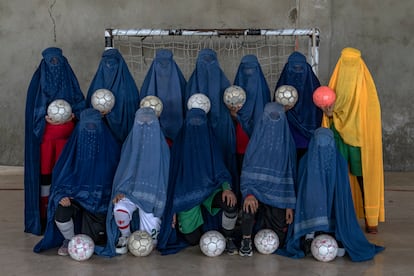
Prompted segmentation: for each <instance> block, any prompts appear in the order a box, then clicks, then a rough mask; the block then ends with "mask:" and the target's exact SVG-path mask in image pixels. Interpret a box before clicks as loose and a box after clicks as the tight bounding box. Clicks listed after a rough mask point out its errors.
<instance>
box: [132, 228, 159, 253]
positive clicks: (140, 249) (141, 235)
mask: <svg viewBox="0 0 414 276" xmlns="http://www.w3.org/2000/svg"><path fill="white" fill-rule="evenodd" d="M153 248H154V244H153V241H152V237H151V235H150V234H149V233H148V232H146V231H142V230H138V231H135V232H134V233H132V234H131V236H129V238H128V250H129V252H131V254H132V255H134V256H137V257H145V256H148V255H149V254H151V252H152V249H153Z"/></svg>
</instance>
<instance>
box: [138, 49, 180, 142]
mask: <svg viewBox="0 0 414 276" xmlns="http://www.w3.org/2000/svg"><path fill="white" fill-rule="evenodd" d="M186 84H187V81H186V80H185V78H184V75H183V73H182V72H181V70H180V68H179V67H178V65H177V64H176V63H175V61H174V59H173V54H172V52H171V50H167V49H160V50H157V52H156V54H155V58H154V60H153V62H152V64H151V67H150V69H149V70H148V73H147V75H146V77H145V79H144V82H143V84H142V88H141V93H140V99H141V100H142V99H143V98H144V97H146V96H150V95H151V96H157V97H158V98H160V99H161V101H162V103H163V109H162V113H161V115H160V124H161V128H162V130H163V131H164V134H165V136H166V137H167V138H168V139H170V140H172V141H174V138H175V136H176V135H177V133H178V130H179V129H180V127H181V125H182V124H183V121H184V114H185V108H186V105H185V99H184V96H185V95H184V94H185V86H186Z"/></svg>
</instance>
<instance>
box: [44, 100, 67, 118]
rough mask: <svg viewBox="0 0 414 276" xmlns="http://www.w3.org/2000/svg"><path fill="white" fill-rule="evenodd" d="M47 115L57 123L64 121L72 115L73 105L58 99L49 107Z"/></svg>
mask: <svg viewBox="0 0 414 276" xmlns="http://www.w3.org/2000/svg"><path fill="white" fill-rule="evenodd" d="M47 115H48V116H49V118H51V119H52V120H53V121H54V122H56V123H64V122H66V121H68V120H69V118H70V117H71V116H72V107H71V106H70V104H69V103H68V102H67V101H65V100H63V99H57V100H54V101H53V102H51V103H50V104H49V106H48V107H47Z"/></svg>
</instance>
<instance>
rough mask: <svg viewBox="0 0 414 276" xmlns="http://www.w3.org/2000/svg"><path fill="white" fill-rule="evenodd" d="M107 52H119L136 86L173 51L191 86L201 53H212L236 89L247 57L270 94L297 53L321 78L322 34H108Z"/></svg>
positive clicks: (237, 31) (211, 31)
mask: <svg viewBox="0 0 414 276" xmlns="http://www.w3.org/2000/svg"><path fill="white" fill-rule="evenodd" d="M105 47H106V48H108V47H114V48H117V49H118V50H119V51H120V52H121V54H122V56H123V57H124V59H125V61H126V62H127V64H128V67H129V69H130V71H131V73H132V74H133V76H134V78H135V81H136V82H137V85H139V86H140V85H142V82H143V80H144V78H145V75H146V74H147V71H148V69H149V67H150V66H151V63H152V60H153V58H154V56H155V52H156V51H157V50H158V49H170V50H171V51H172V52H173V55H174V60H175V62H176V63H177V64H178V66H179V67H180V69H181V70H182V72H183V74H184V76H185V77H186V79H187V80H188V78H189V77H190V75H191V73H192V72H193V70H194V68H195V64H196V59H197V56H198V53H199V51H200V50H202V49H204V48H210V49H213V50H214V51H215V52H216V53H217V57H218V60H219V63H220V66H221V68H222V69H223V71H224V73H225V74H226V76H227V78H228V79H229V80H230V82H231V83H233V81H234V76H235V74H236V72H237V68H238V66H239V64H240V61H241V59H242V57H243V56H245V55H247V54H254V55H256V56H257V58H258V60H259V62H260V65H261V67H262V70H263V73H264V74H265V77H266V80H267V82H268V84H269V88H270V89H271V90H273V89H274V87H275V85H276V82H277V80H278V79H279V75H280V72H281V70H282V69H283V66H284V65H285V63H286V62H287V59H288V57H289V55H290V54H291V53H292V52H293V51H299V52H301V53H302V54H304V55H305V56H306V57H307V60H308V63H309V64H310V65H311V66H312V68H313V70H314V72H315V73H316V74H318V63H319V52H318V49H319V30H318V29H315V28H313V29H274V30H273V29H199V30H183V29H180V30H172V29H171V30H163V29H162V30H160V29H106V30H105Z"/></svg>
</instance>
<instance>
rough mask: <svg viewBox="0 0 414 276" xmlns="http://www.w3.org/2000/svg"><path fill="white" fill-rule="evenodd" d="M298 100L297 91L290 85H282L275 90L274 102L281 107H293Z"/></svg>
mask: <svg viewBox="0 0 414 276" xmlns="http://www.w3.org/2000/svg"><path fill="white" fill-rule="evenodd" d="M298 98H299V95H298V91H297V90H296V88H295V87H293V86H291V85H282V86H279V87H278V88H277V89H276V92H275V101H276V102H278V103H280V104H281V105H284V106H290V107H293V106H294V105H295V104H296V102H297V101H298Z"/></svg>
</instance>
